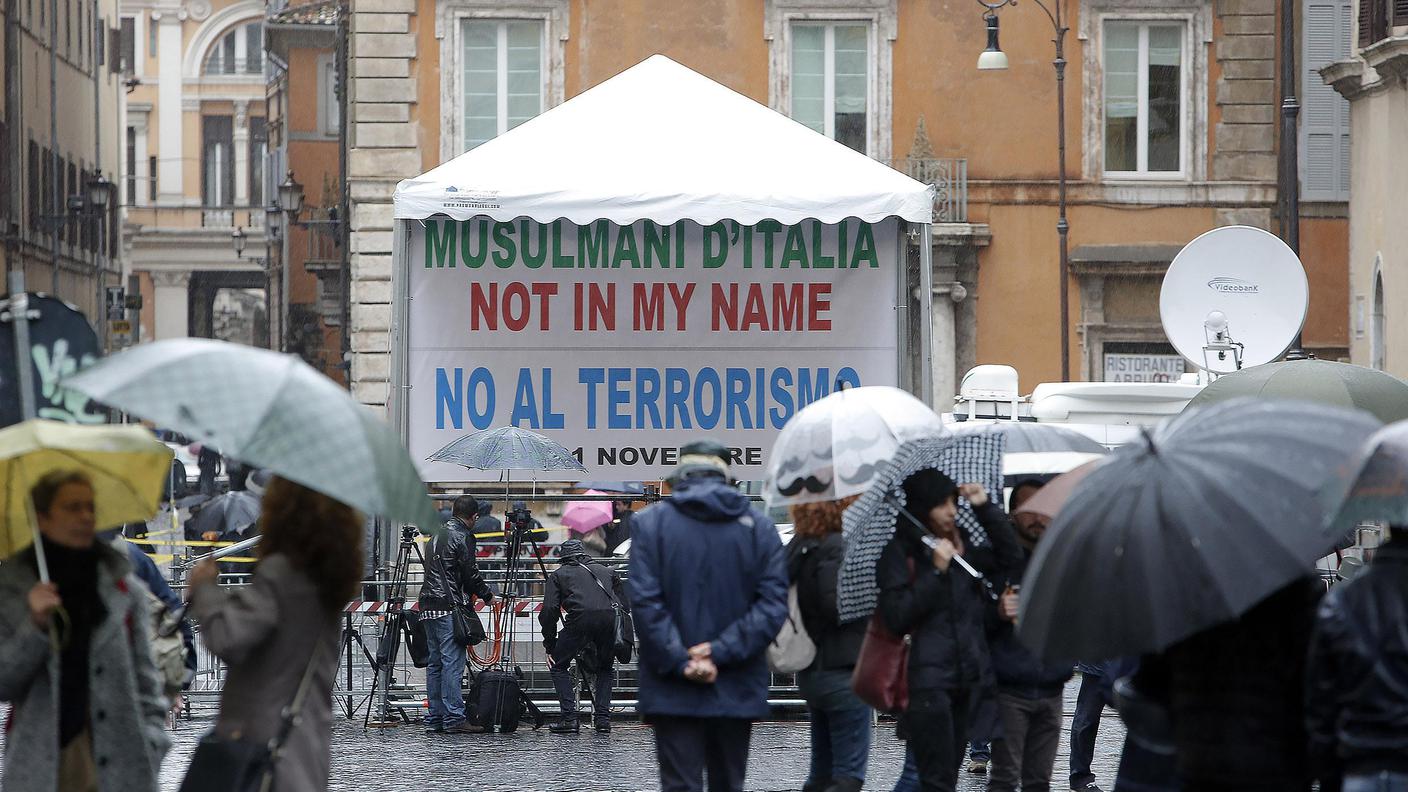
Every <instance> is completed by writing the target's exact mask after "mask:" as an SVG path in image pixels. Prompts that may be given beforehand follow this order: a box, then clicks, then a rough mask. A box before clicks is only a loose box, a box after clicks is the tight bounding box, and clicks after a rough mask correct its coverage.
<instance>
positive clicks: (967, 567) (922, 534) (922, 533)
mask: <svg viewBox="0 0 1408 792" xmlns="http://www.w3.org/2000/svg"><path fill="white" fill-rule="evenodd" d="M885 499H886V500H888V501H889V502H890V505H892V506H894V507H895V509H896V510H897V511H899V513H900V515H901V516H903V517H904V518H905V519H906V520H908V521H909V522H910V523H911V524H913V525H914V527H915V528H918V529H919V541H921V542H923V543H924V546H925V547H927V548H929V549H930V550H938V549H939V540H937V539H935V538H934V537H933V536H932V535H931V534H930V533H929V529H927V528H925V527H924V524H923V523H921V522H919V518H917V517H915V516H914V515H913V514H910V513H909V510H908V509H906V508H905V507H903V506H901V505H900V503H899V501H897V500H895V498H894V496H893V495H891V494H889V493H886V494H885ZM953 560H954V561H956V562H957V563H958V565H959V566H960V567H962V568H963V571H964V572H967V573H968V574H970V575H972V576H973V578H974V579H975V580H983V579H984V578H983V573H982V572H979V571H978V570H976V569H974V568H973V565H972V564H969V563H968V562H967V561H964V560H963V556H961V555H957V554H955V555H954V556H953Z"/></svg>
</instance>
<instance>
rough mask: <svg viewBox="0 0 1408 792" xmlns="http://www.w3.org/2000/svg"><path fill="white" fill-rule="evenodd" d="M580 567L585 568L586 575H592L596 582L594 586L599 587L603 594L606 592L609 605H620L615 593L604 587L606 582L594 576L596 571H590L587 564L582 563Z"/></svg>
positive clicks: (616, 606) (615, 606) (617, 606)
mask: <svg viewBox="0 0 1408 792" xmlns="http://www.w3.org/2000/svg"><path fill="white" fill-rule="evenodd" d="M582 568H583V569H585V570H587V574H588V575H591V576H592V580H593V581H595V582H596V587H597V588H599V589H601V590H602V592H603V593H604V594H606V598H607V599H609V600H611V607H613V608H619V607H621V603H620V602H617V601H616V595H615V594H613V593H612V592H611V590H610V589H608V588H606V584H605V583H602V582H601V578H599V577H597V576H596V572H593V571H592V568H591V566H590V565H588V564H583V565H582Z"/></svg>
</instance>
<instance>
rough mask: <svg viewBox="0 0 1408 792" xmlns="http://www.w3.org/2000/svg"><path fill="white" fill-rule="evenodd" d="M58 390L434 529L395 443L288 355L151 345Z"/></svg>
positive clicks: (384, 428) (201, 344) (217, 345)
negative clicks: (115, 409)
mask: <svg viewBox="0 0 1408 792" xmlns="http://www.w3.org/2000/svg"><path fill="white" fill-rule="evenodd" d="M63 384H64V386H65V387H69V388H73V389H74V390H76V391H78V392H80V393H83V394H85V395H87V396H89V397H90V398H92V399H94V400H95V401H98V402H101V403H103V404H106V405H108V406H110V407H116V408H118V409H121V410H125V411H126V412H129V413H132V414H133V415H136V416H139V417H141V418H144V419H146V420H149V421H152V422H154V423H156V424H157V425H158V426H165V427H168V428H170V429H173V430H175V431H178V432H180V433H181V434H184V435H187V436H188V437H192V438H197V439H199V440H200V441H201V442H204V443H209V444H211V445H213V446H216V447H218V448H219V449H220V450H221V451H222V452H223V453H225V454H228V455H230V456H231V457H234V458H236V459H239V460H240V461H242V462H244V463H246V464H249V465H255V466H258V467H263V468H268V469H269V471H271V472H273V473H276V474H278V475H279V476H282V477H283V478H286V479H288V480H290V481H294V482H297V483H299V484H302V485H303V486H305V487H309V488H310V489H314V490H317V491H318V492H321V493H323V494H325V495H327V496H329V497H331V498H335V499H337V500H339V501H341V502H343V503H345V504H347V505H348V506H351V507H353V508H356V509H358V510H360V511H362V512H365V513H367V514H375V515H380V516H382V517H386V518H388V519H391V520H399V521H401V522H406V523H410V524H413V525H417V526H420V527H421V528H422V529H424V530H431V529H433V528H434V527H438V526H439V525H440V522H439V520H438V519H437V518H436V515H435V504H434V503H432V502H431V500H430V498H429V497H428V496H427V495H426V491H425V484H424V483H423V482H422V481H421V478H420V474H419V473H418V472H417V471H416V468H415V464H414V463H413V462H412V461H411V458H410V456H409V455H408V454H407V453H406V450H405V448H404V447H403V446H402V445H401V439H400V437H398V436H397V434H396V433H395V432H393V431H392V430H391V427H390V426H388V425H387V424H386V422H385V421H383V420H382V419H381V418H380V417H378V416H377V415H376V414H375V413H373V412H372V410H371V409H370V408H368V407H366V406H364V405H362V404H358V403H357V401H356V400H355V399H353V398H352V396H351V394H349V393H348V392H347V391H346V390H345V389H343V387H342V386H340V385H338V384H337V383H336V382H333V381H332V380H330V379H328V378H327V377H325V376H323V375H322V374H321V373H319V372H317V371H315V370H313V368H312V367H310V366H309V365H308V364H307V363H304V362H303V361H302V360H300V359H299V358H298V357H296V356H294V355H283V354H279V353H277V352H271V351H269V350H267V349H257V348H255V347H250V346H245V345H243V344H231V343H227V342H224V341H213V340H210V339H204V338H181V339H172V340H169V341H156V342H153V343H150V344H142V345H140V346H135V347H132V348H130V349H128V350H125V351H123V352H119V353H117V354H116V355H112V356H111V357H108V358H105V359H103V360H100V361H98V362H97V363H95V364H94V365H93V366H91V367H89V368H87V369H85V370H84V371H82V372H80V373H78V374H77V375H75V376H73V377H69V378H67V379H65V380H64V381H63Z"/></svg>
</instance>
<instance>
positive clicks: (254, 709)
mask: <svg viewBox="0 0 1408 792" xmlns="http://www.w3.org/2000/svg"><path fill="white" fill-rule="evenodd" d="M260 524H261V526H262V533H263V537H262V538H261V539H260V541H259V564H258V565H257V566H256V567H255V569H254V575H253V576H252V577H251V579H250V583H249V585H247V586H241V587H229V588H222V587H220V586H218V585H216V577H217V574H218V573H217V570H216V567H215V564H214V563H213V562H210V561H206V562H203V563H202V564H200V565H198V566H197V567H196V568H195V569H193V570H192V571H191V576H190V610H191V614H192V615H193V616H194V617H195V619H196V621H197V623H198V624H199V625H200V636H201V638H202V640H203V641H204V642H205V645H206V647H207V648H209V649H210V651H212V652H214V653H215V655H216V656H217V657H219V658H220V659H221V660H224V661H225V663H226V665H227V666H228V667H229V668H228V670H229V673H228V675H227V677H226V679H225V688H224V690H223V691H222V692H221V694H220V717H219V719H218V720H217V721H216V723H215V732H216V734H219V735H221V736H224V737H229V738H232V739H233V738H244V739H247V740H254V741H257V742H261V743H262V742H266V741H268V740H269V739H270V738H271V737H273V736H275V735H276V734H277V733H278V731H279V728H280V725H281V723H282V717H281V712H282V710H283V708H284V707H286V706H288V705H289V704H290V703H292V701H293V698H294V695H295V694H296V693H297V691H298V685H299V683H300V682H301V681H302V679H303V675H304V671H305V670H306V669H307V668H308V667H309V664H310V663H312V664H313V675H312V679H311V682H310V683H309V688H308V692H307V694H306V695H305V697H304V701H303V709H302V712H301V713H300V715H301V719H300V721H299V723H298V725H297V726H296V727H295V728H294V729H293V731H292V733H290V734H289V736H288V740H287V742H285V743H284V745H283V750H282V752H281V753H280V756H279V759H278V761H277V763H276V765H275V767H274V785H273V788H274V789H275V790H277V791H278V792H311V791H312V790H322V789H326V788H327V785H328V763H329V741H330V740H331V737H332V688H333V676H334V675H335V674H336V672H337V641H338V636H339V635H340V630H339V625H338V618H339V616H340V615H341V612H342V608H343V606H344V605H345V604H346V603H347V601H348V600H349V599H351V598H352V597H353V596H354V595H356V593H357V587H358V584H359V582H360V581H361V578H362V520H361V517H359V516H358V515H357V513H356V512H355V511H353V510H352V509H351V508H350V507H348V506H346V505H344V504H342V503H340V502H338V501H335V500H333V499H331V498H329V497H327V496H326V495H322V494H321V493H318V492H314V491H313V490H310V489H308V488H306V487H303V486H301V485H298V484H294V483H293V482H291V481H287V480H285V479H282V478H275V479H273V480H272V481H271V482H270V483H269V488H268V490H266V491H265V493H264V501H263V514H262V517H261V518H260Z"/></svg>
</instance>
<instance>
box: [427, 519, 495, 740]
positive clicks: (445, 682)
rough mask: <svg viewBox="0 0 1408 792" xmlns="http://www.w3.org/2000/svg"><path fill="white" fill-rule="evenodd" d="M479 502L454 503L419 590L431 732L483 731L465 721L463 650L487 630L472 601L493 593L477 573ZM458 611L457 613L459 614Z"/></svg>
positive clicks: (435, 539)
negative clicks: (427, 654) (427, 659)
mask: <svg viewBox="0 0 1408 792" xmlns="http://www.w3.org/2000/svg"><path fill="white" fill-rule="evenodd" d="M478 512H479V503H478V501H476V500H475V499H474V496H472V495H461V496H459V497H458V498H456V499H455V505H454V509H453V510H452V511H451V515H452V516H451V518H450V521H449V522H447V523H445V529H444V530H443V531H441V532H440V533H439V534H437V535H434V536H432V537H431V539H430V542H429V544H428V545H427V547H426V553H425V582H424V583H422V584H421V588H420V618H421V622H422V623H423V624H424V625H425V634H426V638H427V640H428V642H429V644H430V646H429V649H430V665H429V666H427V667H426V669H425V684H426V688H427V690H428V695H427V696H426V698H427V699H428V700H429V706H430V713H429V714H428V715H426V716H425V729H426V731H427V732H428V733H432V734H439V733H442V732H446V733H450V734H474V733H477V732H482V731H484V728H483V727H482V726H478V725H475V724H472V723H469V722H467V721H466V720H465V714H464V695H463V694H462V693H461V692H460V678H461V677H463V676H464V664H465V650H466V647H467V646H469V645H471V644H476V643H479V642H480V641H482V640H484V625H483V624H482V623H481V622H480V621H479V615H478V614H477V613H475V612H474V596H478V597H479V598H480V599H482V600H484V604H486V605H487V604H489V603H490V602H493V600H494V592H493V591H492V590H491V589H490V588H489V584H488V583H486V582H484V576H483V575H482V574H480V572H479V562H478V560H477V558H476V556H477V555H478V554H477V552H476V545H475V541H474V533H473V529H472V528H471V527H470V526H472V525H474V521H475V518H476V516H477V515H478ZM457 610H458V613H456V611H457Z"/></svg>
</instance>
